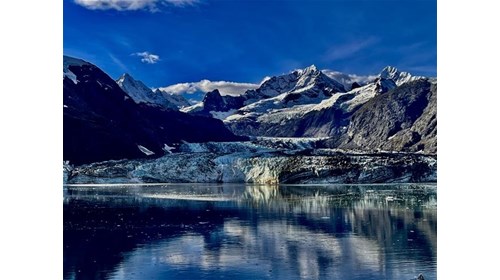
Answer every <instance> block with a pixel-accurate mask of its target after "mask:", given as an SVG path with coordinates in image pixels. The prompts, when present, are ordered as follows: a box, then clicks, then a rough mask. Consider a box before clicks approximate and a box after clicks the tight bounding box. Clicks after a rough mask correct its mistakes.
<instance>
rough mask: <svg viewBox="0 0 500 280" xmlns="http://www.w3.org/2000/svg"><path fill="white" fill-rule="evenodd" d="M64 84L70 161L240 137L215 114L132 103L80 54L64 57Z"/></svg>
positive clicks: (65, 132) (66, 147) (66, 154)
mask: <svg viewBox="0 0 500 280" xmlns="http://www.w3.org/2000/svg"><path fill="white" fill-rule="evenodd" d="M63 84H64V86H63V102H64V108H63V114H64V115H63V116H64V117H63V126H64V127H63V137H64V147H63V154H64V155H63V156H64V160H68V161H70V162H71V163H73V164H82V163H90V162H96V161H103V160H111V159H124V158H127V159H133V158H142V157H147V156H156V157H158V156H162V155H163V154H165V153H166V151H171V149H172V148H173V147H174V146H175V145H176V144H178V143H180V142H181V141H188V142H206V141H238V140H243V139H245V138H244V137H238V136H235V135H234V134H232V133H231V132H230V131H229V130H227V129H226V128H225V127H224V125H223V123H222V122H221V121H219V120H217V119H213V118H208V117H200V116H193V115H189V114H185V113H182V112H178V111H174V110H165V109H163V108H159V107H155V106H149V105H147V104H144V103H141V102H140V103H139V104H137V103H135V102H134V101H133V98H132V97H131V96H130V95H127V93H125V92H124V91H123V90H122V89H121V88H120V86H119V85H118V84H117V83H116V82H115V81H114V80H113V79H111V78H110V77H109V76H108V75H107V74H106V73H104V72H103V71H102V70H100V69H99V68H98V67H96V66H95V65H92V64H90V63H88V62H85V61H83V60H79V59H76V58H71V57H67V56H65V57H64V65H63ZM135 98H137V96H135Z"/></svg>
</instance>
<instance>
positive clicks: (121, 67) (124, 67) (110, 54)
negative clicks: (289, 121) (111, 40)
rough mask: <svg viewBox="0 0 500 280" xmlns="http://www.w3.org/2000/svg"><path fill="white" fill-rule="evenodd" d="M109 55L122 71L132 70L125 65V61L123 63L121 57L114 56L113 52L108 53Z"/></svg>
mask: <svg viewBox="0 0 500 280" xmlns="http://www.w3.org/2000/svg"><path fill="white" fill-rule="evenodd" d="M108 55H109V57H110V58H111V60H112V61H113V62H114V63H115V64H116V65H117V66H118V67H120V69H121V70H122V72H126V73H127V72H130V71H129V70H128V68H127V66H126V65H125V63H123V62H122V61H121V60H120V59H118V58H117V57H116V56H114V55H113V54H112V53H108Z"/></svg>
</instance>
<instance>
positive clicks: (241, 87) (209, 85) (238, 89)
mask: <svg viewBox="0 0 500 280" xmlns="http://www.w3.org/2000/svg"><path fill="white" fill-rule="evenodd" d="M258 87H259V85H258V84H251V83H236V82H226V81H214V82H212V81H210V80H201V81H199V82H194V83H180V84H175V85H171V86H168V87H162V88H160V90H161V91H163V92H166V93H170V94H183V93H188V94H189V93H195V92H197V91H202V92H209V91H212V90H214V89H218V90H219V92H220V93H221V94H222V95H233V96H237V95H241V94H242V93H244V92H245V91H247V90H249V89H256V88H258Z"/></svg>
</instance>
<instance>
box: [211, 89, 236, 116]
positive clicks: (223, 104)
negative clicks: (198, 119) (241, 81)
mask: <svg viewBox="0 0 500 280" xmlns="http://www.w3.org/2000/svg"><path fill="white" fill-rule="evenodd" d="M244 101H245V99H244V98H243V97H242V96H229V95H226V96H222V95H221V94H220V92H219V90H217V89H215V90H213V91H211V92H207V93H206V94H205V97H204V98H203V112H206V113H209V112H211V111H214V112H225V111H229V110H232V109H238V108H241V107H243V102H244Z"/></svg>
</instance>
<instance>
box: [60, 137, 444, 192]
mask: <svg viewBox="0 0 500 280" xmlns="http://www.w3.org/2000/svg"><path fill="white" fill-rule="evenodd" d="M324 140H325V139H322V138H310V139H308V138H299V139H295V138H269V137H268V138H266V137H263V138H255V139H253V140H252V141H245V142H206V143H187V142H184V143H183V144H181V145H180V147H179V149H178V150H179V151H178V152H175V153H170V154H166V155H164V156H162V157H160V158H156V159H136V160H111V161H105V162H98V163H91V164H86V165H81V166H77V167H74V166H71V165H70V164H69V163H67V164H65V168H64V173H65V174H64V180H65V183H66V184H95V183H99V184H104V183H106V184H107V183H129V182H135V183H153V182H169V183H251V184H322V183H328V184H331V183H382V182H384V183H389V182H435V181H436V180H437V176H436V169H437V168H436V167H437V157H436V156H435V155H428V154H423V153H402V152H384V151H379V152H374V153H366V152H354V151H348V150H341V149H329V148H322V145H323V144H322V143H323V141H324Z"/></svg>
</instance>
